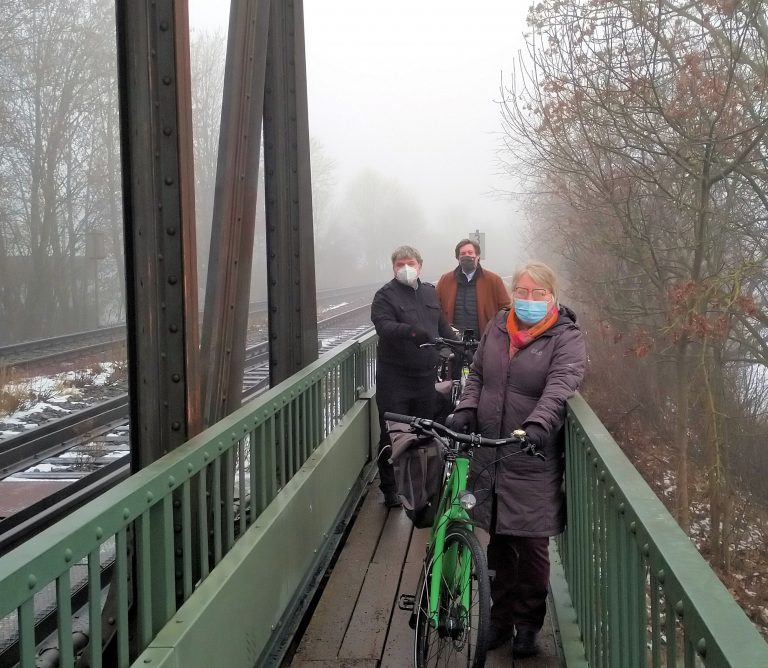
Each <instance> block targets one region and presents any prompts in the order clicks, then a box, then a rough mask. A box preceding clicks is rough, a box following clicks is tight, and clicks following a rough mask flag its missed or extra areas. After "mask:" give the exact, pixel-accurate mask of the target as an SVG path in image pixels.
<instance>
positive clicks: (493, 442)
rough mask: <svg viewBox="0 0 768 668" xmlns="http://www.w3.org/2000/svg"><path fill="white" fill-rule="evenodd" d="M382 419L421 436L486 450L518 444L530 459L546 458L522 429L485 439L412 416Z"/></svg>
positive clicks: (387, 413) (398, 415) (389, 415)
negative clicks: (438, 438) (444, 437)
mask: <svg viewBox="0 0 768 668" xmlns="http://www.w3.org/2000/svg"><path fill="white" fill-rule="evenodd" d="M384 419H385V420H388V421H390V422H401V423H403V424H407V425H409V426H410V427H412V428H413V429H415V430H416V431H417V432H419V433H422V434H433V433H435V432H436V433H437V434H440V435H441V436H447V437H449V438H452V439H453V440H455V441H457V442H458V443H466V444H468V445H474V446H480V447H486V448H498V447H501V446H503V445H513V444H515V443H520V444H521V446H522V447H521V448H520V451H521V452H524V453H526V454H528V455H531V456H532V457H539V458H540V459H542V460H546V456H545V455H544V453H543V452H541V451H539V450H538V449H537V448H536V445H535V444H534V443H531V442H530V441H529V440H528V438H527V437H526V434H525V431H524V430H522V429H515V431H513V432H512V434H511V435H510V436H509V437H508V438H486V437H485V436H481V435H480V434H461V433H459V432H457V431H453V430H452V429H448V427H446V426H445V425H443V424H440V423H439V422H435V421H434V420H430V419H429V418H420V417H416V416H414V415H401V414H400V413H390V412H386V413H384Z"/></svg>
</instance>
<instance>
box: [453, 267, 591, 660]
mask: <svg viewBox="0 0 768 668" xmlns="http://www.w3.org/2000/svg"><path fill="white" fill-rule="evenodd" d="M512 286H513V287H512V295H513V298H514V303H513V306H512V308H511V309H506V310H504V311H501V312H500V313H499V314H498V315H497V316H496V318H495V319H494V321H493V322H492V323H491V324H490V325H489V327H488V329H487V330H486V332H485V334H484V335H483V337H482V339H481V340H480V345H479V347H478V349H477V353H476V354H475V358H474V361H473V363H472V367H471V370H470V374H469V377H468V378H467V384H466V388H465V390H464V393H463V394H462V397H461V402H460V403H459V405H458V406H457V409H456V411H455V413H454V419H453V427H454V428H455V429H457V430H464V429H465V430H468V431H475V430H476V429H479V431H480V433H482V435H483V436H487V437H490V438H500V437H502V436H508V435H509V434H510V433H511V432H512V431H513V430H515V429H519V428H521V427H522V428H523V429H525V431H526V434H527V436H528V438H529V440H530V441H531V442H533V443H534V444H535V445H536V446H538V448H539V450H540V451H541V452H542V453H543V454H544V455H545V457H546V459H545V460H541V459H539V458H536V457H529V456H526V455H523V454H520V448H519V447H518V446H507V447H505V448H500V449H498V450H493V449H491V448H481V449H479V450H477V451H476V452H475V455H474V457H473V459H472V465H471V469H470V483H469V485H470V489H473V490H475V496H477V506H475V509H474V510H473V518H474V519H475V522H476V523H477V524H478V526H481V527H483V528H485V529H487V530H488V531H489V533H490V535H491V538H490V542H489V544H488V566H489V568H491V569H492V570H494V571H495V572H496V576H495V578H494V579H493V581H492V583H491V599H492V601H493V607H492V608H491V638H490V641H489V646H490V648H494V647H498V646H500V645H502V644H503V643H504V642H506V641H508V640H509V639H511V638H512V637H513V635H514V643H513V646H512V651H513V654H514V655H515V656H516V657H518V658H520V657H525V656H532V655H533V654H536V653H537V652H538V646H537V644H536V634H537V633H538V631H539V630H540V629H541V626H542V623H543V621H544V615H545V613H546V597H547V587H548V584H549V553H548V544H549V537H550V536H554V535H556V534H558V533H560V532H561V531H562V530H563V528H564V526H565V500H564V495H563V489H562V482H563V472H564V468H565V465H564V460H563V453H564V435H563V424H564V422H565V403H566V401H567V399H568V398H569V397H570V396H572V395H573V393H574V392H575V391H576V389H577V388H578V387H579V385H580V383H581V380H582V378H583V376H584V367H585V363H586V353H585V347H584V338H583V336H582V333H581V330H580V329H579V327H578V325H576V317H575V316H574V314H573V312H572V311H571V310H570V309H568V308H566V307H565V306H561V305H560V304H559V303H558V295H557V284H556V280H555V275H554V273H553V272H552V270H551V269H550V268H549V267H547V266H546V265H545V264H543V263H540V262H529V263H527V264H525V265H524V266H523V267H521V268H519V269H518V270H517V271H516V272H515V275H514V276H513V283H512Z"/></svg>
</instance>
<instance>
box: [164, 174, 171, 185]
mask: <svg viewBox="0 0 768 668" xmlns="http://www.w3.org/2000/svg"><path fill="white" fill-rule="evenodd" d="M165 185H167V186H172V185H173V177H172V176H166V177H165Z"/></svg>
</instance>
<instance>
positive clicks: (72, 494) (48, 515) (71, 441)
mask: <svg viewBox="0 0 768 668" xmlns="http://www.w3.org/2000/svg"><path fill="white" fill-rule="evenodd" d="M369 315H370V305H368V304H364V305H362V306H357V307H355V308H353V309H350V310H348V311H345V312H341V313H338V314H334V315H332V316H330V317H327V318H323V319H322V320H320V321H319V322H318V350H319V353H320V354H321V355H322V354H324V353H325V352H328V351H329V350H331V349H333V348H334V347H335V346H336V345H339V344H341V343H343V342H344V341H347V340H349V339H350V338H354V337H356V336H359V335H360V334H362V333H363V332H365V331H367V330H369V329H370V328H371V326H372V325H371V323H370V319H369ZM268 387H269V346H268V344H267V343H266V342H260V343H257V344H255V345H253V346H250V347H249V348H248V351H247V353H246V365H245V369H244V374H243V401H245V400H248V399H251V398H253V397H255V396H257V395H258V394H259V393H260V392H263V391H264V390H266V389H267V388H268ZM116 437H118V438H117V441H118V442H115V438H116ZM0 447H1V448H2V450H0V485H5V486H6V487H8V483H9V482H10V483H13V484H14V486H15V487H16V488H22V487H23V488H26V489H27V490H28V491H29V492H30V493H34V491H35V487H36V486H38V485H41V484H45V485H47V486H48V487H49V489H48V490H45V491H47V492H48V493H46V494H44V496H43V498H41V499H38V500H36V501H33V502H31V503H28V504H24V507H23V509H21V510H18V511H17V512H14V513H13V514H11V515H9V516H7V517H2V514H1V513H0V554H2V553H4V552H6V551H7V550H9V549H12V548H13V547H14V546H15V545H17V544H19V543H20V542H22V541H23V540H25V539H26V538H27V537H28V536H29V535H31V534H32V533H35V532H37V531H40V530H41V529H42V528H44V527H46V526H49V525H50V524H52V523H54V522H55V521H57V520H58V519H59V518H61V517H62V516H63V515H65V514H66V513H68V512H70V511H71V510H73V509H74V508H75V507H77V506H79V505H81V504H82V503H85V502H86V501H88V500H90V499H92V498H94V497H96V496H97V495H98V494H100V493H102V492H103V491H104V490H105V489H108V488H109V487H111V486H113V485H114V484H116V483H117V482H119V481H120V480H123V479H125V478H127V477H128V475H129V468H130V457H129V451H130V446H129V437H128V395H127V394H124V395H122V396H119V397H116V398H115V399H112V400H110V401H105V402H101V403H99V404H96V405H94V406H91V407H89V408H87V409H85V410H83V411H78V412H76V413H73V414H71V415H68V416H66V417H64V418H60V419H58V420H54V421H51V422H49V423H46V424H45V425H43V426H41V427H39V428H38V429H35V430H34V431H32V432H30V433H29V434H22V435H20V436H16V437H13V438H10V439H7V440H5V441H3V442H2V443H1V444H0ZM38 489H40V488H38ZM19 493H23V492H19ZM33 496H34V494H33Z"/></svg>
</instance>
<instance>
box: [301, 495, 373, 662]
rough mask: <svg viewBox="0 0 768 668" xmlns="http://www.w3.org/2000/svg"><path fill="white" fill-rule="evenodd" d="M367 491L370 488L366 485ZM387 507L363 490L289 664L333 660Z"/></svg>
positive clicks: (371, 556) (366, 570)
mask: <svg viewBox="0 0 768 668" xmlns="http://www.w3.org/2000/svg"><path fill="white" fill-rule="evenodd" d="M368 491H369V492H371V488H370V486H369V490H368ZM387 514H388V510H387V508H385V507H384V505H382V504H381V503H379V500H378V495H377V494H375V493H373V494H372V493H366V495H365V500H364V501H363V505H362V507H361V509H360V512H359V513H358V516H357V518H356V519H355V522H354V525H353V526H352V528H351V531H350V535H349V538H348V539H347V542H346V544H345V545H344V548H343V549H342V552H341V555H340V556H339V558H338V560H337V561H336V564H335V565H334V567H333V572H332V573H331V576H330V578H329V580H328V583H327V584H326V586H325V590H324V591H323V594H322V596H321V599H320V602H319V604H318V606H317V608H315V611H314V613H313V615H312V621H311V622H310V624H309V626H308V627H307V630H306V631H305V632H304V636H303V637H302V639H301V643H300V644H299V648H298V649H297V650H296V655H295V658H294V662H293V664H292V665H299V664H300V663H301V662H302V661H304V662H306V661H323V660H335V659H336V656H337V654H338V651H339V648H340V647H341V645H342V642H343V640H344V633H345V631H346V629H347V626H348V625H349V621H350V618H351V617H352V613H353V612H354V609H355V602H356V601H357V599H358V597H359V595H360V589H361V588H362V586H363V583H364V581H365V576H366V573H367V572H368V567H369V564H370V562H371V559H372V558H373V555H374V553H375V551H376V546H377V545H378V543H379V539H380V537H381V532H382V529H383V528H384V524H385V520H386V518H387Z"/></svg>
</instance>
